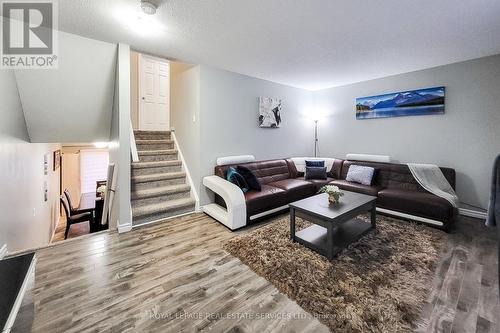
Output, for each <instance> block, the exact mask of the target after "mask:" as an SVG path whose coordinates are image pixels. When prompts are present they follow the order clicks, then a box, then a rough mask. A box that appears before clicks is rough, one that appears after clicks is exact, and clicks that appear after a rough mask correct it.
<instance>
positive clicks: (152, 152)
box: [137, 149, 177, 156]
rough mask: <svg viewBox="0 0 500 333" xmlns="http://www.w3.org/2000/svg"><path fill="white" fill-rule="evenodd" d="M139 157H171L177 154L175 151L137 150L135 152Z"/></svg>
mask: <svg viewBox="0 0 500 333" xmlns="http://www.w3.org/2000/svg"><path fill="white" fill-rule="evenodd" d="M137 153H138V154H139V156H146V155H173V154H177V149H164V150H139V151H137Z"/></svg>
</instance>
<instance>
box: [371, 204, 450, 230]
mask: <svg viewBox="0 0 500 333" xmlns="http://www.w3.org/2000/svg"><path fill="white" fill-rule="evenodd" d="M377 212H381V213H385V214H388V215H393V216H398V217H402V218H405V219H408V220H413V221H418V222H422V223H427V224H432V225H437V226H440V227H442V226H443V225H444V224H443V222H441V221H436V220H431V219H427V218H425V217H420V216H415V215H410V214H405V213H400V212H396V211H394V210H389V209H384V208H378V207H377Z"/></svg>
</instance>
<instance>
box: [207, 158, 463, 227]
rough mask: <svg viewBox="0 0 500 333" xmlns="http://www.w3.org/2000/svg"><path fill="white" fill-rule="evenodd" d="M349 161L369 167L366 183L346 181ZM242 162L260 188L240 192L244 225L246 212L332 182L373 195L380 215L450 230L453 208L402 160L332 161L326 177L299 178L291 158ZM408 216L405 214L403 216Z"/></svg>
mask: <svg viewBox="0 0 500 333" xmlns="http://www.w3.org/2000/svg"><path fill="white" fill-rule="evenodd" d="M352 164H356V165H364V166H370V167H373V168H375V179H374V181H373V184H372V185H371V186H366V185H362V184H358V183H352V182H348V181H346V180H345V179H346V176H347V171H348V170H349V166H350V165H352ZM237 165H243V166H245V167H247V168H249V169H250V170H252V172H253V173H254V174H255V175H256V177H257V178H258V179H259V181H260V183H261V185H262V191H260V192H258V191H249V192H247V193H245V194H244V195H245V201H246V210H247V215H246V216H247V224H250V223H253V222H255V221H256V220H258V219H252V216H255V215H258V214H260V213H263V212H267V211H270V210H273V209H276V208H279V207H282V206H285V205H287V204H288V203H290V202H293V201H296V200H300V199H303V198H307V197H309V196H312V195H314V194H316V193H317V191H318V190H319V188H320V187H321V186H323V185H326V184H333V185H336V186H338V187H339V188H341V189H343V190H346V191H353V192H359V193H364V194H369V195H373V196H377V197H378V200H377V207H378V208H381V210H382V211H383V212H384V213H386V214H391V213H393V215H398V216H399V217H405V216H406V218H408V219H412V217H414V218H413V219H415V220H421V221H426V220H431V221H437V222H441V223H442V225H441V226H438V225H436V226H437V227H439V228H441V229H444V230H446V231H449V230H450V227H451V225H452V224H453V222H454V220H455V218H456V216H457V210H456V209H455V208H454V207H453V206H452V205H451V204H450V203H449V202H448V201H447V200H445V199H443V198H440V197H438V196H436V195H434V194H432V193H429V192H427V191H426V190H425V189H424V188H422V187H421V186H420V185H419V184H418V183H417V181H416V180H415V179H414V177H413V176H412V174H411V172H410V170H409V168H408V166H407V165H405V164H395V163H377V162H364V161H347V160H335V162H334V163H333V166H332V168H331V170H330V171H329V172H328V178H327V179H326V180H305V179H304V175H303V174H302V173H300V172H298V171H297V169H296V167H295V164H294V163H293V161H292V160H291V159H278V160H269V161H256V162H251V163H243V164H237ZM230 166H236V165H223V166H217V167H215V175H217V176H219V177H222V178H225V175H226V171H227V169H228V168H229V167H230ZM441 170H442V172H443V174H444V176H445V177H446V179H447V180H448V181H449V183H450V184H451V186H452V187H453V188H455V170H454V169H450V168H441ZM215 202H216V203H217V204H219V205H221V206H223V207H226V204H225V202H224V200H223V199H222V198H221V197H220V196H218V195H217V194H216V197H215ZM407 215H408V216H407Z"/></svg>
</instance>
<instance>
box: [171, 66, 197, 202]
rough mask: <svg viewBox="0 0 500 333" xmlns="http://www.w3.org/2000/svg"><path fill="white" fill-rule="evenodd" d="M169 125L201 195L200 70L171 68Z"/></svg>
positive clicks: (190, 67) (192, 67)
mask: <svg viewBox="0 0 500 333" xmlns="http://www.w3.org/2000/svg"><path fill="white" fill-rule="evenodd" d="M170 72H171V81H170V90H171V98H170V118H171V119H170V123H171V124H172V127H174V128H175V135H176V138H177V140H178V143H179V146H180V149H181V150H182V154H183V156H184V159H185V161H186V164H187V165H186V167H187V168H188V170H189V173H190V174H191V177H192V179H193V182H194V186H195V191H196V192H197V193H198V194H199V193H200V182H199V181H197V180H199V179H200V66H192V65H188V64H182V63H175V62H172V63H171V64H170Z"/></svg>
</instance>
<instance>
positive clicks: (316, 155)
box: [314, 119, 318, 157]
mask: <svg viewBox="0 0 500 333" xmlns="http://www.w3.org/2000/svg"><path fill="white" fill-rule="evenodd" d="M314 157H318V119H314Z"/></svg>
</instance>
